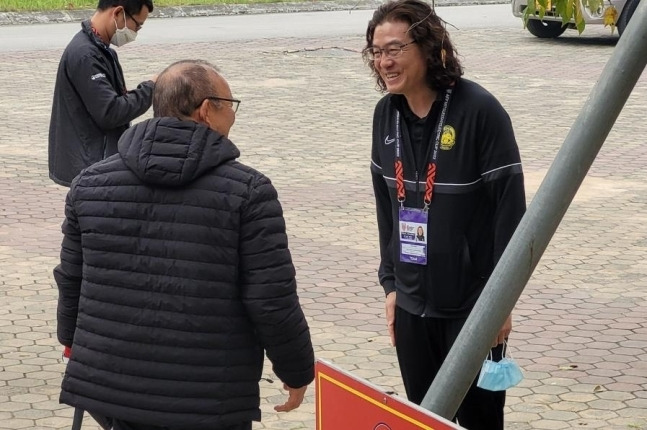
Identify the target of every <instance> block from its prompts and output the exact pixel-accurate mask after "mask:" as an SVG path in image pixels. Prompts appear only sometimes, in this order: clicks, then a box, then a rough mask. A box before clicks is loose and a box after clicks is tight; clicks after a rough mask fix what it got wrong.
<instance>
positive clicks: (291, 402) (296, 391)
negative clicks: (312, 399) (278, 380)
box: [274, 384, 308, 412]
mask: <svg viewBox="0 0 647 430" xmlns="http://www.w3.org/2000/svg"><path fill="white" fill-rule="evenodd" d="M283 388H284V389H285V390H287V392H288V394H289V395H288V401H287V402H285V403H283V404H282V405H279V406H274V410H275V411H276V412H290V411H291V410H292V409H296V408H298V407H299V406H301V403H302V402H303V397H304V396H305V395H306V390H307V389H308V386H307V385H306V386H303V387H301V388H292V387H288V386H287V385H286V384H283Z"/></svg>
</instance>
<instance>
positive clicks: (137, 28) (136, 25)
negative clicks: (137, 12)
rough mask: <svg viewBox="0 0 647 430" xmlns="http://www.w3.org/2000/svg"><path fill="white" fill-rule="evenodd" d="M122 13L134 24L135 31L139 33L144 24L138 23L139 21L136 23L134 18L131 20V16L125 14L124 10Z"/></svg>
mask: <svg viewBox="0 0 647 430" xmlns="http://www.w3.org/2000/svg"><path fill="white" fill-rule="evenodd" d="M124 13H125V14H126V16H128V18H130V19H132V20H133V22H134V23H135V31H139V30H141V29H142V27H143V26H144V23H143V22H142V23H140V22H139V21H137V20H136V19H135V18H133V16H132V15H131V14H129V13H128V12H126V9H124Z"/></svg>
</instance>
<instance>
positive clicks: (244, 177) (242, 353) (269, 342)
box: [54, 118, 314, 430]
mask: <svg viewBox="0 0 647 430" xmlns="http://www.w3.org/2000/svg"><path fill="white" fill-rule="evenodd" d="M238 156H239V152H238V149H237V148H236V147H235V146H234V144H233V143H232V142H231V141H229V140H228V139H226V138H225V137H223V136H221V135H220V134H218V133H216V132H214V131H212V130H210V129H208V128H206V127H204V126H202V125H198V124H196V123H194V122H192V121H180V120H177V119H175V118H155V119H151V120H147V121H144V122H142V123H139V124H137V125H135V126H134V127H132V128H130V129H129V130H128V131H126V133H124V135H123V137H122V138H121V140H120V142H119V154H116V155H114V156H112V157H109V158H107V159H106V160H103V161H101V162H99V163H96V164H94V165H92V166H91V167H89V168H88V169H85V170H84V171H83V172H82V173H81V174H80V175H79V176H78V177H77V178H75V180H74V181H73V183H72V186H71V188H70V191H69V193H68V196H67V201H66V208H65V212H66V220H65V222H64V224H63V233H64V235H65V236H64V239H63V245H62V251H61V264H60V265H59V266H57V267H56V269H55V270H54V277H55V279H56V282H57V284H58V288H59V304H58V339H59V341H60V342H61V343H62V344H63V345H66V346H71V347H72V356H71V358H70V362H69V364H68V365H67V369H66V372H65V376H64V378H63V384H62V393H61V402H64V403H67V404H69V405H73V406H76V407H80V408H82V409H84V410H88V411H91V412H95V413H97V414H100V415H103V416H107V417H112V418H117V419H120V420H123V421H129V422H134V423H142V424H149V425H155V426H164V427H168V428H183V429H184V428H186V429H205V430H207V429H208V430H211V429H215V428H221V427H227V426H231V425H234V424H239V423H243V422H250V421H252V420H259V419H260V410H259V402H260V400H259V386H258V382H259V380H260V377H261V372H262V368H263V358H264V355H263V354H264V352H266V353H267V357H268V358H269V359H270V361H271V362H272V364H273V370H274V372H275V373H276V375H277V376H278V377H279V379H281V381H283V382H285V383H286V384H287V385H288V386H291V387H295V388H296V387H302V386H304V385H307V384H309V383H310V382H311V381H312V380H313V378H314V354H313V348H312V344H311V341H310V335H309V329H308V324H307V322H306V320H305V318H304V315H303V312H302V310H301V307H300V305H299V301H298V297H297V290H296V281H295V271H294V266H293V264H292V259H291V256H290V251H289V250H288V243H287V235H286V232H285V222H284V219H283V213H282V209H281V205H280V203H279V201H278V200H277V193H276V190H275V189H274V187H273V185H272V184H271V182H270V180H269V179H268V178H267V177H265V176H264V175H262V174H261V173H259V172H257V171H255V170H254V169H252V168H250V167H247V166H245V165H243V164H241V163H239V162H237V161H236V158H237V157H238Z"/></svg>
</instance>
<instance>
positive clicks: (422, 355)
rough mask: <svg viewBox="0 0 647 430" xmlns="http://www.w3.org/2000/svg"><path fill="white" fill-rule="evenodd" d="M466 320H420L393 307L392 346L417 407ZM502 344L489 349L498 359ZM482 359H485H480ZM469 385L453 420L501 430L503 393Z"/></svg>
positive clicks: (476, 429)
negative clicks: (393, 342) (393, 328)
mask: <svg viewBox="0 0 647 430" xmlns="http://www.w3.org/2000/svg"><path fill="white" fill-rule="evenodd" d="M464 323H465V319H462V318H461V319H443V318H423V317H420V316H417V315H412V314H410V313H409V312H407V311H405V310H403V309H401V308H400V307H396V311H395V343H396V351H397V354H398V363H399V365H400V373H401V374H402V379H403V382H404V387H405V389H406V391H407V398H408V399H409V400H410V401H411V402H413V403H416V404H420V403H421V402H422V399H423V398H424V397H425V394H427V390H428V389H429V386H430V385H431V382H432V381H433V380H434V378H435V376H436V374H437V373H438V371H439V370H440V366H441V365H442V364H443V361H444V360H445V357H447V354H448V353H449V350H450V348H451V346H452V344H453V343H454V341H455V340H456V337H458V333H459V332H460V330H461V328H462V327H463V324H464ZM502 351H503V345H499V346H497V347H496V348H493V349H492V354H493V357H494V360H496V361H498V360H500V359H501V354H502ZM483 358H484V359H485V357H483ZM477 380H478V376H477V378H476V379H475V380H474V382H473V383H472V386H471V387H470V389H469V391H468V392H467V395H466V396H465V399H464V400H463V403H462V404H461V406H460V408H459V409H458V412H457V414H456V418H457V420H458V423H459V424H460V425H461V426H462V427H465V428H466V429H469V430H503V407H504V405H505V391H496V392H493V391H488V390H483V389H481V388H478V387H477V386H476V381H477Z"/></svg>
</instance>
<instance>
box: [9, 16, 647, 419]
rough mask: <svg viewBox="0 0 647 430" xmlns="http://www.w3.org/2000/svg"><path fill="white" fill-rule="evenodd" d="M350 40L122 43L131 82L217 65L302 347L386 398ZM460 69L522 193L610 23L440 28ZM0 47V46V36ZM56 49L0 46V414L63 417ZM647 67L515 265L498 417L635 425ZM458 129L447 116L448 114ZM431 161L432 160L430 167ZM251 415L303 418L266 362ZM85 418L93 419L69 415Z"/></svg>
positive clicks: (646, 336)
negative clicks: (565, 30)
mask: <svg viewBox="0 0 647 430" xmlns="http://www.w3.org/2000/svg"><path fill="white" fill-rule="evenodd" d="M362 31H363V29H358V34H357V36H354V37H340V38H333V37H331V38H326V39H267V40H257V41H241V42H235V43H227V44H222V43H219V42H218V41H213V42H211V43H194V44H189V45H187V44H183V45H163V46H162V45H159V46H146V47H144V46H141V45H138V44H136V43H135V44H132V45H129V46H127V47H124V48H122V49H121V50H120V55H121V59H122V63H123V65H124V68H125V71H126V75H127V78H128V80H129V84H130V85H131V86H134V85H136V84H137V83H138V82H139V81H140V80H143V79H145V78H147V77H148V76H150V75H152V74H154V73H158V72H159V71H161V70H162V69H163V67H165V66H166V65H168V64H169V63H170V62H171V61H174V60H178V59H183V58H186V57H192V58H204V59H207V60H210V61H213V62H215V63H217V64H218V65H219V66H220V67H221V68H222V70H223V71H224V73H225V74H226V76H227V77H228V79H229V81H230V84H231V87H232V89H233V92H234V94H235V95H236V96H238V97H239V98H240V99H242V100H243V102H242V104H241V107H240V110H239V113H238V116H237V123H236V125H235V126H234V128H233V131H232V135H231V137H232V139H233V141H234V142H235V143H236V144H237V145H238V146H239V147H240V149H241V151H242V158H241V160H242V161H243V162H245V163H248V164H250V165H252V166H255V167H256V168H258V169H259V170H261V171H263V172H265V173H266V174H267V175H268V176H270V177H271V178H272V180H273V182H274V183H275V185H276V187H277V188H278V190H279V195H280V199H281V201H282V204H283V207H284V210H285V216H286V219H287V225H288V233H289V236H290V245H291V249H292V253H293V256H294V261H295V264H296V267H297V273H298V281H299V286H300V297H301V301H302V304H303V307H304V310H305V313H306V315H307V317H308V321H309V323H310V326H311V330H312V338H313V342H314V345H315V348H316V354H317V357H320V358H324V359H327V360H329V361H331V362H333V363H335V364H336V365H338V366H341V367H342V368H344V369H346V370H348V371H351V372H353V374H355V375H357V376H360V377H363V378H366V379H368V380H369V381H370V382H372V383H374V384H377V385H380V386H382V387H383V388H385V389H387V390H392V391H395V392H397V393H400V394H402V393H403V388H402V385H401V382H400V378H399V371H398V369H397V365H396V357H395V352H394V349H393V348H392V347H391V346H390V345H389V342H388V338H387V336H386V332H385V324H384V321H383V317H382V312H383V294H382V292H381V288H380V287H379V286H378V285H377V282H376V267H377V264H378V251H377V240H376V226H375V216H374V209H373V196H372V191H371V187H370V176H369V170H368V167H369V149H370V127H371V121H372V110H373V106H374V104H375V102H376V101H377V100H378V99H379V97H380V95H379V94H378V93H377V92H376V91H375V90H374V85H373V81H372V79H371V78H370V76H369V75H368V72H367V70H366V68H365V66H364V65H363V63H362V61H361V58H360V56H359V54H358V51H359V49H360V48H361V46H362V35H361V33H362ZM452 34H453V36H454V41H455V43H456V45H457V47H458V49H459V50H460V53H461V54H462V56H463V61H464V64H465V69H466V76H467V77H469V78H472V79H475V80H476V81H478V82H479V83H481V84H482V85H484V86H485V87H486V88H488V89H489V90H490V91H491V92H493V93H494V94H495V95H496V96H497V97H498V98H499V100H500V101H501V102H502V104H503V105H504V106H505V107H506V108H507V110H508V112H509V113H510V116H511V118H512V121H513V123H514V126H515V131H516V134H517V138H518V141H519V144H520V148H521V152H522V158H523V162H524V169H525V173H526V185H527V191H528V201H530V200H531V199H532V197H533V194H534V193H535V191H536V189H537V187H538V186H539V184H540V182H541V180H542V178H543V176H544V175H545V173H546V171H547V169H548V167H549V166H550V164H551V162H552V160H553V157H554V155H555V154H556V151H557V149H558V148H559V146H560V145H561V143H562V141H563V139H564V137H565V136H566V134H567V132H568V130H569V128H570V126H571V124H572V123H573V121H574V119H575V118H576V116H577V114H578V112H579V109H580V108H581V107H582V106H583V105H584V104H585V103H586V100H587V96H588V94H589V92H590V90H591V88H592V87H593V85H594V83H595V82H596V80H597V78H598V76H599V74H600V72H601V70H602V67H603V65H604V64H605V62H606V60H607V59H608V58H609V56H610V55H611V53H612V51H613V49H614V45H615V40H616V38H615V37H613V36H609V35H608V34H607V32H606V31H605V30H602V29H600V30H598V29H594V28H591V29H587V32H586V35H585V36H582V37H578V36H575V35H574V34H573V33H571V34H570V36H569V35H567V36H565V37H562V38H560V39H558V40H554V41H544V40H539V39H536V38H534V37H532V36H530V35H529V34H528V33H527V32H526V31H524V30H523V29H522V28H521V27H520V28H519V29H503V30H479V29H470V30H453V32H452ZM0 43H5V42H0ZM60 54H61V51H60V50H47V51H40V52H15V53H8V54H7V53H2V54H0V166H1V168H0V295H1V296H2V299H1V300H0V370H1V371H0V429H2V430H5V429H38V430H44V429H66V428H70V426H71V417H72V410H71V409H70V408H69V407H67V406H65V405H60V404H59V403H58V391H59V385H60V382H61V374H62V372H63V370H64V368H63V365H62V364H61V363H60V361H59V358H60V352H61V348H60V346H59V345H58V344H57V341H56V336H55V329H56V320H55V313H56V298H57V291H56V288H55V286H54V284H53V279H52V268H53V267H54V266H55V265H56V264H57V258H58V249H59V246H60V241H61V233H60V224H61V221H62V218H63V202H64V197H65V193H66V189H65V188H62V187H59V186H57V185H54V184H53V183H52V182H51V181H50V180H49V179H48V177H47V130H48V121H49V113H50V104H51V98H52V89H53V85H54V77H55V71H56V67H57V64H58V60H59V57H60ZM646 96H647V80H646V79H645V78H644V77H643V78H642V79H641V80H640V82H639V84H638V86H637V87H636V89H635V90H634V92H633V94H632V96H631V98H630V100H629V102H628V105H627V106H626V108H625V109H624V111H623V113H622V114H621V116H620V118H619V119H618V122H617V123H616V126H615V128H614V130H613V131H612V133H611V135H610V136H609V138H608V142H607V143H606V145H605V146H604V147H603V148H602V150H601V152H600V154H599V157H598V159H597V160H596V161H595V163H594V165H593V167H592V169H591V171H590V172H589V176H588V178H587V179H586V181H585V182H584V184H583V186H582V188H581V189H580V191H579V193H578V196H577V197H576V199H575V201H574V202H573V204H572V205H571V207H570V209H569V211H568V213H567V215H566V217H565V219H564V220H563V222H562V224H561V225H560V227H559V230H558V232H557V233H556V235H555V236H554V238H553V240H552V242H551V244H550V246H549V248H548V250H547V251H546V253H545V255H544V257H543V259H542V260H541V262H540V264H539V266H538V267H537V270H536V271H535V273H534V274H533V276H532V279H531V280H530V283H529V284H528V286H527V288H526V290H525V292H524V294H523V296H522V297H521V299H520V301H519V303H518V305H517V308H516V311H515V314H514V323H515V328H514V332H513V334H512V336H511V346H512V348H511V349H512V353H513V356H514V358H516V359H517V360H518V362H519V363H520V364H521V366H522V367H523V369H524V373H525V379H524V381H523V382H522V383H521V384H520V386H519V387H517V388H514V389H511V390H510V391H509V393H508V400H507V406H506V419H507V425H506V428H507V429H511V430H525V429H569V428H590V429H597V428H604V429H615V430H622V429H624V430H627V429H647V322H646V315H647V289H646V287H647V281H645V279H644V276H645V274H646V273H647V262H646V261H645V254H646V253H647V227H646V226H645V224H646V221H647V207H646V206H647V181H645V177H646V176H647V173H645V169H644V166H645V165H646V164H647V146H646V145H645V143H646V140H647V125H646V124H645V122H644V115H645V114H644V112H645V110H646V109H647V102H646V101H645V100H647V98H646ZM458 132H459V133H460V130H458ZM440 168H441V169H442V166H440ZM264 376H265V378H266V379H264V380H263V381H262V382H261V388H262V396H263V399H262V409H263V414H264V420H263V423H262V424H260V423H257V424H255V426H254V428H255V429H261V428H265V429H314V427H315V425H314V397H313V387H312V388H310V389H309V391H308V396H307V399H306V402H305V403H304V405H302V407H301V408H300V409H299V410H297V411H294V412H291V413H287V414H281V415H279V414H276V413H275V412H274V411H273V409H272V408H273V406H274V405H275V404H279V403H280V402H282V401H283V400H284V398H285V394H284V392H283V391H282V390H281V384H280V383H279V381H277V379H276V377H275V376H274V375H273V374H272V373H271V370H270V368H269V366H267V367H266V370H265V374H264ZM84 428H89V429H93V430H94V429H96V428H97V427H96V426H95V425H93V423H92V422H91V421H90V420H89V419H86V426H85V427H84Z"/></svg>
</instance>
